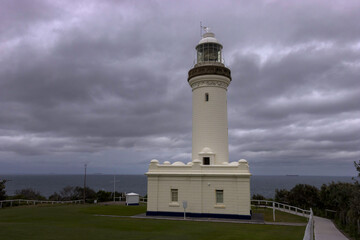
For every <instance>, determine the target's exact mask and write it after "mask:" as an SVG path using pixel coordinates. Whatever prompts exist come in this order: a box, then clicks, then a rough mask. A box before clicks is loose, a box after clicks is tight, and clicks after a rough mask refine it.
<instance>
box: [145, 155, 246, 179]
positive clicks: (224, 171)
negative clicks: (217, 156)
mask: <svg viewBox="0 0 360 240" xmlns="http://www.w3.org/2000/svg"><path fill="white" fill-rule="evenodd" d="M146 175H177V176H184V175H187V176H190V175H191V176H206V175H212V176H234V175H236V176H243V177H249V176H251V174H250V171H249V165H248V163H247V161H246V160H245V159H241V160H239V161H237V162H231V163H227V162H224V163H223V164H221V165H202V164H201V161H200V160H198V159H195V160H193V161H192V162H189V163H187V164H185V163H183V162H179V161H177V162H174V163H173V164H170V162H168V161H165V162H164V164H160V163H159V161H158V160H156V159H153V160H151V162H150V165H149V171H148V172H147V173H146Z"/></svg>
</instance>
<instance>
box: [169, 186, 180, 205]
mask: <svg viewBox="0 0 360 240" xmlns="http://www.w3.org/2000/svg"><path fill="white" fill-rule="evenodd" d="M174 194H175V195H174ZM175 199H176V201H175ZM170 200H171V201H170V202H178V201H179V189H177V188H171V189H170Z"/></svg>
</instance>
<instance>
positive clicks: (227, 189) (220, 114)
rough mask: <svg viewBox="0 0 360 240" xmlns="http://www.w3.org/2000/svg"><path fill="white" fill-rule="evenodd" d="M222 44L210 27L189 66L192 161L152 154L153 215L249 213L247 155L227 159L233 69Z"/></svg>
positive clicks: (150, 190)
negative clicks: (224, 57)
mask: <svg viewBox="0 0 360 240" xmlns="http://www.w3.org/2000/svg"><path fill="white" fill-rule="evenodd" d="M222 48H223V47H222V45H221V44H220V43H219V42H218V40H217V39H216V38H215V35H214V34H213V33H210V32H206V33H205V34H204V35H203V37H202V39H201V40H200V42H199V44H198V45H197V46H196V51H197V61H196V64H195V65H194V67H193V68H192V69H191V70H190V71H189V75H188V82H189V84H190V86H191V88H192V92H193V96H192V98H193V100H192V105H193V106H192V107H193V116H192V121H193V129H192V161H190V162H188V163H183V162H180V161H178V162H174V163H172V164H171V163H170V162H169V161H164V162H163V163H162V164H160V163H159V161H158V160H156V159H153V160H151V162H150V165H149V171H148V172H147V173H146V175H147V177H148V203H147V212H146V214H147V215H149V216H154V215H167V216H169V215H170V216H182V215H183V213H184V208H186V212H187V215H188V216H191V217H218V218H241V219H250V218H251V206H250V176H251V174H250V172H249V165H248V163H247V161H246V160H245V159H241V160H239V161H236V162H231V163H229V149H228V121H227V88H228V86H229V84H230V82H231V72H230V70H229V69H228V68H227V67H225V65H224V64H223V61H222Z"/></svg>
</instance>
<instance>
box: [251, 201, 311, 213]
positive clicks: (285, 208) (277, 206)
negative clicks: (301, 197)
mask: <svg viewBox="0 0 360 240" xmlns="http://www.w3.org/2000/svg"><path fill="white" fill-rule="evenodd" d="M251 204H253V205H255V206H260V207H266V208H272V209H273V210H278V211H282V212H287V213H291V214H294V215H299V216H303V217H309V216H310V211H311V210H305V209H301V208H298V207H295V206H290V205H288V204H284V203H279V202H274V201H268V200H251Z"/></svg>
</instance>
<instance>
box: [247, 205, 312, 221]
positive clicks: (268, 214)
mask: <svg viewBox="0 0 360 240" xmlns="http://www.w3.org/2000/svg"><path fill="white" fill-rule="evenodd" d="M252 211H253V212H254V213H262V214H264V220H265V221H266V222H274V220H273V210H272V209H270V208H260V207H252ZM275 222H291V223H307V222H308V219H307V218H306V217H301V216H297V215H294V214H290V213H286V212H281V211H277V210H275Z"/></svg>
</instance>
